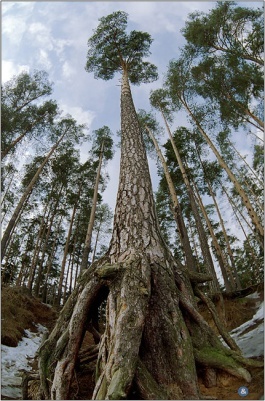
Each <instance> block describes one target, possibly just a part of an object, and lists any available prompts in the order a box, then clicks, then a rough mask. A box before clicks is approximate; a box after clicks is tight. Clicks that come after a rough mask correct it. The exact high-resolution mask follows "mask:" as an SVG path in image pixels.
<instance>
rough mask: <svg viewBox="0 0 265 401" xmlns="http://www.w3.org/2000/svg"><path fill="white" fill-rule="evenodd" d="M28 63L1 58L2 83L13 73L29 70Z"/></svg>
mask: <svg viewBox="0 0 265 401" xmlns="http://www.w3.org/2000/svg"><path fill="white" fill-rule="evenodd" d="M29 70H30V67H29V66H28V65H20V64H16V63H15V62H14V61H10V60H2V77H1V78H2V83H4V82H6V81H9V80H10V79H11V78H12V77H13V76H14V75H18V74H20V73H21V72H22V71H27V72H29Z"/></svg>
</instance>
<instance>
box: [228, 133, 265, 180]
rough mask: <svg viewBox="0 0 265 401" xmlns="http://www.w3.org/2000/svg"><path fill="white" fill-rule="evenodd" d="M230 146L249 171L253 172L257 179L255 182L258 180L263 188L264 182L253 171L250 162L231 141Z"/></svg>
mask: <svg viewBox="0 0 265 401" xmlns="http://www.w3.org/2000/svg"><path fill="white" fill-rule="evenodd" d="M228 142H229V145H230V146H231V147H232V148H233V150H234V151H235V152H236V154H237V155H238V157H239V158H240V159H241V160H242V161H243V162H244V163H245V164H246V166H247V167H248V169H249V171H250V172H251V174H253V176H254V177H255V180H257V181H258V182H259V183H260V185H262V186H263V182H262V181H261V179H260V178H259V177H258V175H257V174H256V172H255V171H254V170H253V168H252V167H251V166H250V165H249V164H248V162H247V161H246V159H245V157H243V156H242V155H241V154H240V153H239V152H238V150H237V149H236V147H235V146H234V145H233V143H232V142H231V141H229V140H228Z"/></svg>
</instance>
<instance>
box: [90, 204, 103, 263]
mask: <svg viewBox="0 0 265 401" xmlns="http://www.w3.org/2000/svg"><path fill="white" fill-rule="evenodd" d="M102 221H103V212H102V214H101V215H100V221H99V226H98V229H97V234H96V238H95V245H94V249H93V255H92V263H93V262H94V261H95V257H96V252H97V245H98V238H99V233H100V229H101V224H102Z"/></svg>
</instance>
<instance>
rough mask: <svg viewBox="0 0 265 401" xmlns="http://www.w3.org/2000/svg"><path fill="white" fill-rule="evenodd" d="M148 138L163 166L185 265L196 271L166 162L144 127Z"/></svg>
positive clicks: (149, 132)
mask: <svg viewBox="0 0 265 401" xmlns="http://www.w3.org/2000/svg"><path fill="white" fill-rule="evenodd" d="M145 128H146V130H147V132H148V134H149V136H150V138H151V139H152V141H153V143H154V146H155V149H156V153H157V155H158V157H159V159H160V162H161V164H162V166H163V170H164V174H165V177H166V180H167V185H168V189H169V192H170V196H171V200H172V203H173V216H174V219H175V222H176V224H177V227H178V233H179V237H180V241H181V244H182V247H183V250H184V254H185V257H186V263H187V267H188V269H190V270H197V268H196V262H195V258H194V256H193V254H192V250H191V246H190V240H189V236H188V233H187V229H186V226H185V222H184V219H183V216H182V210H181V206H180V203H179V201H178V197H177V194H176V190H175V186H174V184H173V181H172V178H171V176H170V172H169V170H168V167H167V164H166V161H165V159H164V156H163V154H162V152H161V150H160V148H159V146H158V143H157V141H156V139H155V137H154V135H153V133H152V131H151V130H150V128H148V127H147V126H145Z"/></svg>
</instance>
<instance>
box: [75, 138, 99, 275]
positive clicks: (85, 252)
mask: <svg viewBox="0 0 265 401" xmlns="http://www.w3.org/2000/svg"><path fill="white" fill-rule="evenodd" d="M103 154H104V141H103V142H102V145H101V149H100V156H99V161H98V169H97V176H96V181H95V187H94V194H93V200H92V207H91V212H90V217H89V223H88V227H87V233H86V239H85V246H84V250H83V256H82V261H81V268H80V272H81V273H82V272H83V271H84V269H86V268H87V262H88V255H89V252H90V251H91V249H90V247H91V240H92V233H93V227H94V222H95V216H96V209H97V200H98V186H99V180H100V174H101V166H102V161H103Z"/></svg>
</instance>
